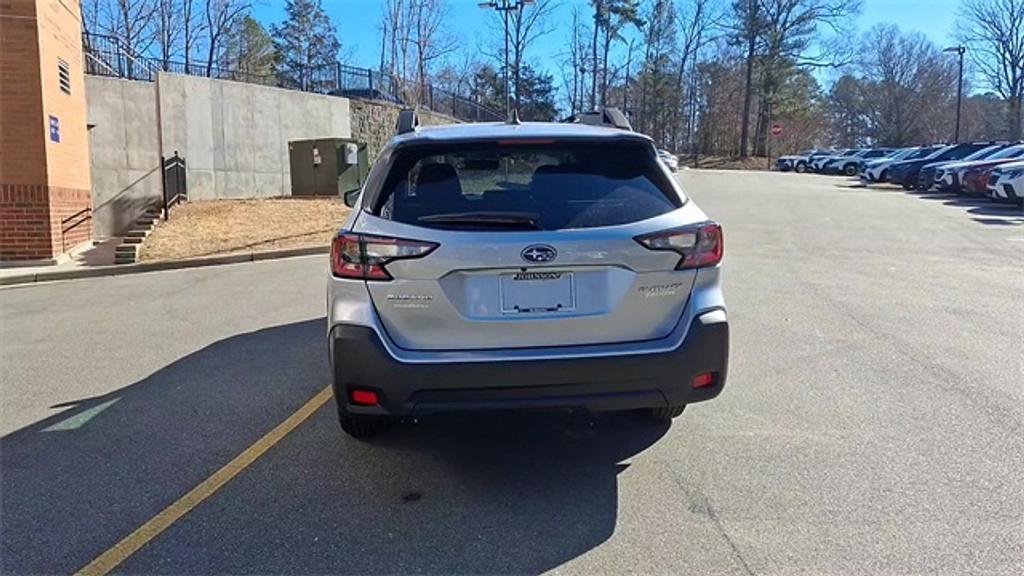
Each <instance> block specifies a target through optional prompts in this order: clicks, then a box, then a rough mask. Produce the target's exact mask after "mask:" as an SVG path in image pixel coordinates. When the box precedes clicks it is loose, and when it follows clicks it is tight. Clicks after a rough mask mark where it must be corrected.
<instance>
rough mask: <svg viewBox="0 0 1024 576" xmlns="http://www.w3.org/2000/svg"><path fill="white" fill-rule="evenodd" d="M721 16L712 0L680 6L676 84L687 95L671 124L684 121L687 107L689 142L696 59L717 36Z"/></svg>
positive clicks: (681, 100)
mask: <svg viewBox="0 0 1024 576" xmlns="http://www.w3.org/2000/svg"><path fill="white" fill-rule="evenodd" d="M722 19H723V15H722V13H721V12H720V11H718V10H716V8H715V6H714V5H713V3H712V0H693V1H692V2H688V3H686V4H684V5H683V6H682V7H681V9H680V11H679V15H678V16H677V18H676V20H677V21H678V22H679V27H680V35H681V41H680V50H679V69H678V77H677V82H676V86H677V90H678V91H679V93H680V95H682V96H684V97H681V98H680V99H679V100H680V102H679V106H677V107H676V109H675V111H674V114H673V119H672V123H673V125H674V126H675V127H676V128H677V129H678V127H679V126H680V124H681V122H680V116H681V115H682V114H683V112H684V109H685V111H686V113H687V122H686V134H685V140H686V142H687V143H691V137H692V134H693V123H694V115H695V114H696V105H697V100H696V98H695V92H696V88H697V86H696V76H697V58H698V55H699V53H700V51H701V49H702V48H704V47H705V46H707V45H708V44H710V43H711V42H713V41H715V39H716V38H718V34H717V32H716V30H717V29H719V28H720V27H721V25H722ZM687 70H689V73H690V78H689V79H687V78H686V74H687ZM677 144H678V143H677V142H673V147H674V148H675V147H677V146H676V145H677Z"/></svg>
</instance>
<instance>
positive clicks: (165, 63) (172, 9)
mask: <svg viewBox="0 0 1024 576" xmlns="http://www.w3.org/2000/svg"><path fill="white" fill-rule="evenodd" d="M183 17H184V11H183V10H182V6H181V5H180V2H179V0H156V18H155V22H156V26H155V28H156V29H155V32H156V45H157V48H158V49H159V50H160V68H161V69H162V70H170V66H171V58H172V57H174V56H175V55H176V54H177V53H178V50H179V49H180V46H179V43H180V42H181V36H182V33H183V32H184V29H185V27H184V26H183Z"/></svg>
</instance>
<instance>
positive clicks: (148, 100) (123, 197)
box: [85, 76, 161, 238]
mask: <svg viewBox="0 0 1024 576" xmlns="http://www.w3.org/2000/svg"><path fill="white" fill-rule="evenodd" d="M85 93H86V100H87V104H88V114H87V118H88V123H89V125H90V126H92V128H90V129H89V152H90V155H89V156H90V164H91V167H92V207H93V216H92V218H93V221H92V225H93V237H94V238H104V237H108V236H113V235H116V234H118V233H120V232H122V231H123V230H124V229H125V228H127V227H128V226H129V225H131V223H132V222H134V221H135V219H136V218H137V217H138V216H139V215H140V214H141V213H142V212H143V211H144V210H145V208H146V207H147V206H150V205H152V204H154V203H156V202H158V201H159V199H160V193H161V187H160V137H159V129H158V127H157V108H156V85H155V84H153V83H151V82H134V81H131V80H121V79H117V78H102V77H98V76H86V77H85Z"/></svg>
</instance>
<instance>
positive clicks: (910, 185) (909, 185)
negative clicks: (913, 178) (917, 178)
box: [900, 182, 914, 190]
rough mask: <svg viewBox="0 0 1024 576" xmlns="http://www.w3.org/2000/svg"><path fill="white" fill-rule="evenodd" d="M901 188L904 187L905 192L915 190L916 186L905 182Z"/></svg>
mask: <svg viewBox="0 0 1024 576" xmlns="http://www.w3.org/2000/svg"><path fill="white" fill-rule="evenodd" d="M900 186H903V189H904V190H913V189H914V185H913V184H908V183H906V182H903V183H902V184H900Z"/></svg>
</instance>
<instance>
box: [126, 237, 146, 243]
mask: <svg viewBox="0 0 1024 576" xmlns="http://www.w3.org/2000/svg"><path fill="white" fill-rule="evenodd" d="M145 239H146V238H145V237H144V236H136V237H129V238H125V239H124V240H122V241H121V244H122V245H124V244H142V241H143V240H145Z"/></svg>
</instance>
